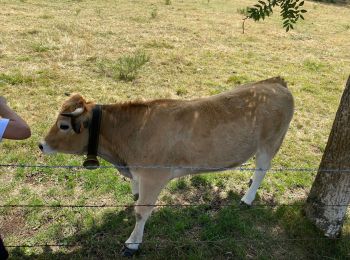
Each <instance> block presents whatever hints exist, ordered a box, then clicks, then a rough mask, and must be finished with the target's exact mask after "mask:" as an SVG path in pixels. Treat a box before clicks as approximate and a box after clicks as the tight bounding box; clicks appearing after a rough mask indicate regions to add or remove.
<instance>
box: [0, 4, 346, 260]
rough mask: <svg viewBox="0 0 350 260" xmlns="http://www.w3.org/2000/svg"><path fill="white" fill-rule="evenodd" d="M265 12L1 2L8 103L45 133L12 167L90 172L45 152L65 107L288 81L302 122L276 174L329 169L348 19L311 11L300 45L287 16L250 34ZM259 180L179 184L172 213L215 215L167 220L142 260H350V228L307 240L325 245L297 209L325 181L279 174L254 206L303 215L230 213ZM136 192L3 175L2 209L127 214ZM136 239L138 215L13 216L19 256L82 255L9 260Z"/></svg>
mask: <svg viewBox="0 0 350 260" xmlns="http://www.w3.org/2000/svg"><path fill="white" fill-rule="evenodd" d="M253 3H254V1H252V0H251V1H248V0H243V1H225V0H211V1H209V0H198V1H193V0H186V1H185V0H172V1H163V0H157V1H156V0H115V1H85V0H80V1H78V0H75V1H68V0H67V1H31V0H21V1H15V0H0V91H1V92H0V93H1V95H3V96H5V97H6V98H7V100H8V103H9V104H10V106H11V107H12V108H14V109H15V110H16V111H17V112H18V113H19V114H21V115H22V116H23V117H24V118H25V119H26V120H27V121H28V123H29V124H30V126H31V128H32V137H31V138H30V139H29V140H26V141H21V142H14V141H12V142H10V141H3V142H2V143H1V145H0V154H1V163H23V164H48V165H81V163H82V160H83V159H82V158H81V157H75V156H68V155H61V154H58V155H54V156H44V155H42V154H41V153H40V151H39V150H38V149H37V143H38V141H39V140H40V139H41V138H42V137H43V136H44V135H45V134H46V132H47V131H48V129H49V127H50V126H51V124H53V123H54V120H55V118H56V116H57V112H58V109H59V108H60V106H61V104H62V102H63V100H65V99H66V96H65V93H73V92H79V93H81V94H82V95H84V96H85V97H86V98H87V99H89V100H94V101H96V102H99V103H111V102H120V101H127V100H134V99H141V98H142V99H154V98H181V99H190V98H195V97H203V96H209V95H213V94H216V93H220V92H223V91H225V90H229V89H232V88H234V87H235V86H237V85H239V84H241V83H245V82H250V81H257V80H262V79H265V78H268V77H272V76H276V75H281V76H283V77H284V78H285V79H286V81H287V82H288V84H289V88H290V90H291V92H292V93H293V95H294V98H295V106H296V111H295V115H294V118H293V121H292V123H291V126H290V130H289V132H288V134H287V137H286V139H285V142H284V144H283V146H282V148H281V150H280V152H279V153H278V155H277V156H276V157H275V159H274V161H273V167H274V168H279V167H288V168H317V167H318V164H319V162H320V159H321V156H322V152H323V151H324V147H325V145H326V142H327V138H328V134H329V132H330V129H331V126H332V122H333V119H334V116H335V112H336V109H337V107H338V103H339V100H340V97H341V94H342V90H343V88H344V85H345V81H346V79H347V76H348V75H349V72H350V44H349V39H350V18H349V13H350V8H349V5H344V4H324V3H317V2H306V3H305V6H306V8H307V9H308V13H307V14H306V20H305V21H302V22H300V23H299V24H298V25H297V26H296V29H295V30H294V31H292V32H289V33H285V31H284V30H283V29H282V26H281V20H280V18H279V16H278V15H277V14H275V15H274V16H273V17H272V18H270V19H267V20H266V21H264V22H259V23H255V22H253V21H247V22H246V25H245V27H246V28H245V29H246V32H245V34H242V28H241V26H242V18H243V15H242V14H241V13H242V10H243V8H245V7H246V6H248V5H251V4H253ZM208 153H210V151H208ZM103 164H104V165H108V163H106V162H103ZM247 167H254V164H253V163H252V162H251V161H249V162H248V163H247ZM250 174H251V173H250V172H231V171H226V172H223V173H219V174H217V173H216V174H206V175H199V176H194V177H191V176H189V177H186V178H182V179H180V180H174V181H172V182H171V183H170V184H169V185H168V186H167V188H166V189H165V190H164V192H162V194H161V196H160V199H159V202H160V203H173V204H176V203H203V204H205V205H203V206H197V207H186V208H173V207H163V208H158V209H156V210H155V212H154V213H153V215H152V217H151V218H150V220H149V222H148V223H147V224H146V232H145V237H144V241H145V243H144V244H143V246H142V251H141V253H140V255H139V257H143V258H154V259H163V258H170V259H178V258H180V259H206V258H214V257H216V258H219V259H240V258H259V259H270V258H274V259H318V258H319V259H321V258H331V259H334V258H338V259H344V258H349V257H350V243H349V238H350V221H349V220H347V221H346V223H345V225H344V229H343V234H342V237H343V239H341V240H336V241H328V240H317V241H314V240H308V238H314V237H322V236H321V234H320V233H318V232H317V231H316V230H315V229H314V228H313V227H312V226H311V225H310V223H308V221H307V220H306V219H305V218H304V217H303V215H302V213H301V207H299V206H298V205H299V204H300V203H303V201H304V200H305V198H306V196H307V193H308V191H309V189H310V187H311V184H312V181H313V178H314V176H315V174H316V173H315V172H293V171H290V172H283V173H270V174H269V175H267V177H266V178H265V180H264V182H263V185H262V187H261V188H260V189H259V192H258V198H257V199H256V201H255V203H256V204H259V203H261V204H266V203H278V204H291V205H295V206H282V205H281V206H277V207H258V206H255V207H252V208H251V209H245V210H244V209H239V207H238V206H230V207H220V205H222V204H225V203H231V204H234V205H236V204H238V201H239V198H240V197H241V196H242V194H243V192H244V191H245V190H246V189H247V183H248V180H249V178H250ZM130 191H131V189H130V185H129V183H128V182H127V181H126V180H124V179H123V178H122V177H121V175H119V174H118V173H117V172H116V170H113V169H103V170H96V171H85V170H74V169H42V168H34V169H31V168H30V169H28V168H25V169H23V168H4V167H2V168H1V171H0V198H1V199H0V204H1V205H4V204H16V203H22V204H32V205H41V204H49V205H54V204H76V205H93V204H96V205H102V204H123V203H132V195H131V192H130ZM133 226H134V216H133V212H132V210H131V209H125V208H0V231H1V233H2V234H3V236H4V237H5V242H6V244H7V245H19V244H27V245H34V244H77V245H76V246H72V247H50V246H47V247H34V248H30V247H29V248H10V251H11V253H12V256H13V258H14V259H16V258H18V259H23V258H24V259H25V258H35V259H62V258H63V259H64V258H67V259H68V258H69V259H71V258H73V259H86V258H96V259H97V258H99V259H100V258H105V259H110V258H118V257H119V255H120V253H119V250H120V248H121V244H122V243H123V242H124V241H125V240H126V239H127V238H128V236H129V234H130V232H131V231H132V229H133ZM198 241H204V242H198ZM213 241H214V242H213ZM215 241H216V242H215ZM218 241H219V242H218Z"/></svg>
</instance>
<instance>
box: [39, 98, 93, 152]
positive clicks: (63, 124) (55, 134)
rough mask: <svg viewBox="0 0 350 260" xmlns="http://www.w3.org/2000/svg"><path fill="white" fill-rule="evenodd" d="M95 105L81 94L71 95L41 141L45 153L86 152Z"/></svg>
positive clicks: (40, 146)
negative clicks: (92, 111)
mask: <svg viewBox="0 0 350 260" xmlns="http://www.w3.org/2000/svg"><path fill="white" fill-rule="evenodd" d="M93 107H94V104H93V103H91V102H86V101H85V100H84V98H83V97H82V96H81V95H79V94H74V95H71V96H70V97H69V99H68V100H66V101H65V102H64V103H63V106H62V109H61V111H60V113H59V115H58V118H57V120H56V123H55V124H54V125H53V126H52V127H51V129H50V131H49V133H48V134H47V135H46V137H45V139H44V141H41V142H40V143H39V148H40V150H42V151H43V153H55V152H61V153H70V154H84V153H86V151H87V146H88V139H89V129H88V128H89V122H90V120H91V114H92V113H91V110H92V108H93Z"/></svg>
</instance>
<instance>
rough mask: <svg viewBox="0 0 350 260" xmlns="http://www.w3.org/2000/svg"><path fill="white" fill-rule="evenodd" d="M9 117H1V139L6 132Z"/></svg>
mask: <svg viewBox="0 0 350 260" xmlns="http://www.w3.org/2000/svg"><path fill="white" fill-rule="evenodd" d="M9 121H10V120H9V119H6V118H0V141H1V139H2V136H3V135H4V133H5V130H6V127H7V125H8V123H9Z"/></svg>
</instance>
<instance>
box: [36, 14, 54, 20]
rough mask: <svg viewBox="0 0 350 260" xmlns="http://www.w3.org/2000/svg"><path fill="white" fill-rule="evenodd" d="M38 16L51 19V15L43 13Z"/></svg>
mask: <svg viewBox="0 0 350 260" xmlns="http://www.w3.org/2000/svg"><path fill="white" fill-rule="evenodd" d="M39 18H41V19H52V18H53V15H49V14H43V15H40V16H39Z"/></svg>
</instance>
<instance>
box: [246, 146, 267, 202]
mask: <svg viewBox="0 0 350 260" xmlns="http://www.w3.org/2000/svg"><path fill="white" fill-rule="evenodd" d="M272 157H273V155H271V153H268V152H266V151H258V152H257V154H256V159H255V162H256V170H255V172H254V175H253V179H252V181H251V185H250V187H249V189H248V191H247V192H246V194H245V195H244V196H243V198H242V199H241V203H243V204H247V205H251V204H252V202H253V200H254V199H255V195H256V192H257V190H258V188H259V186H260V184H261V182H262V180H263V179H264V177H265V174H266V172H267V170H268V169H270V165H271V160H272Z"/></svg>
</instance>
